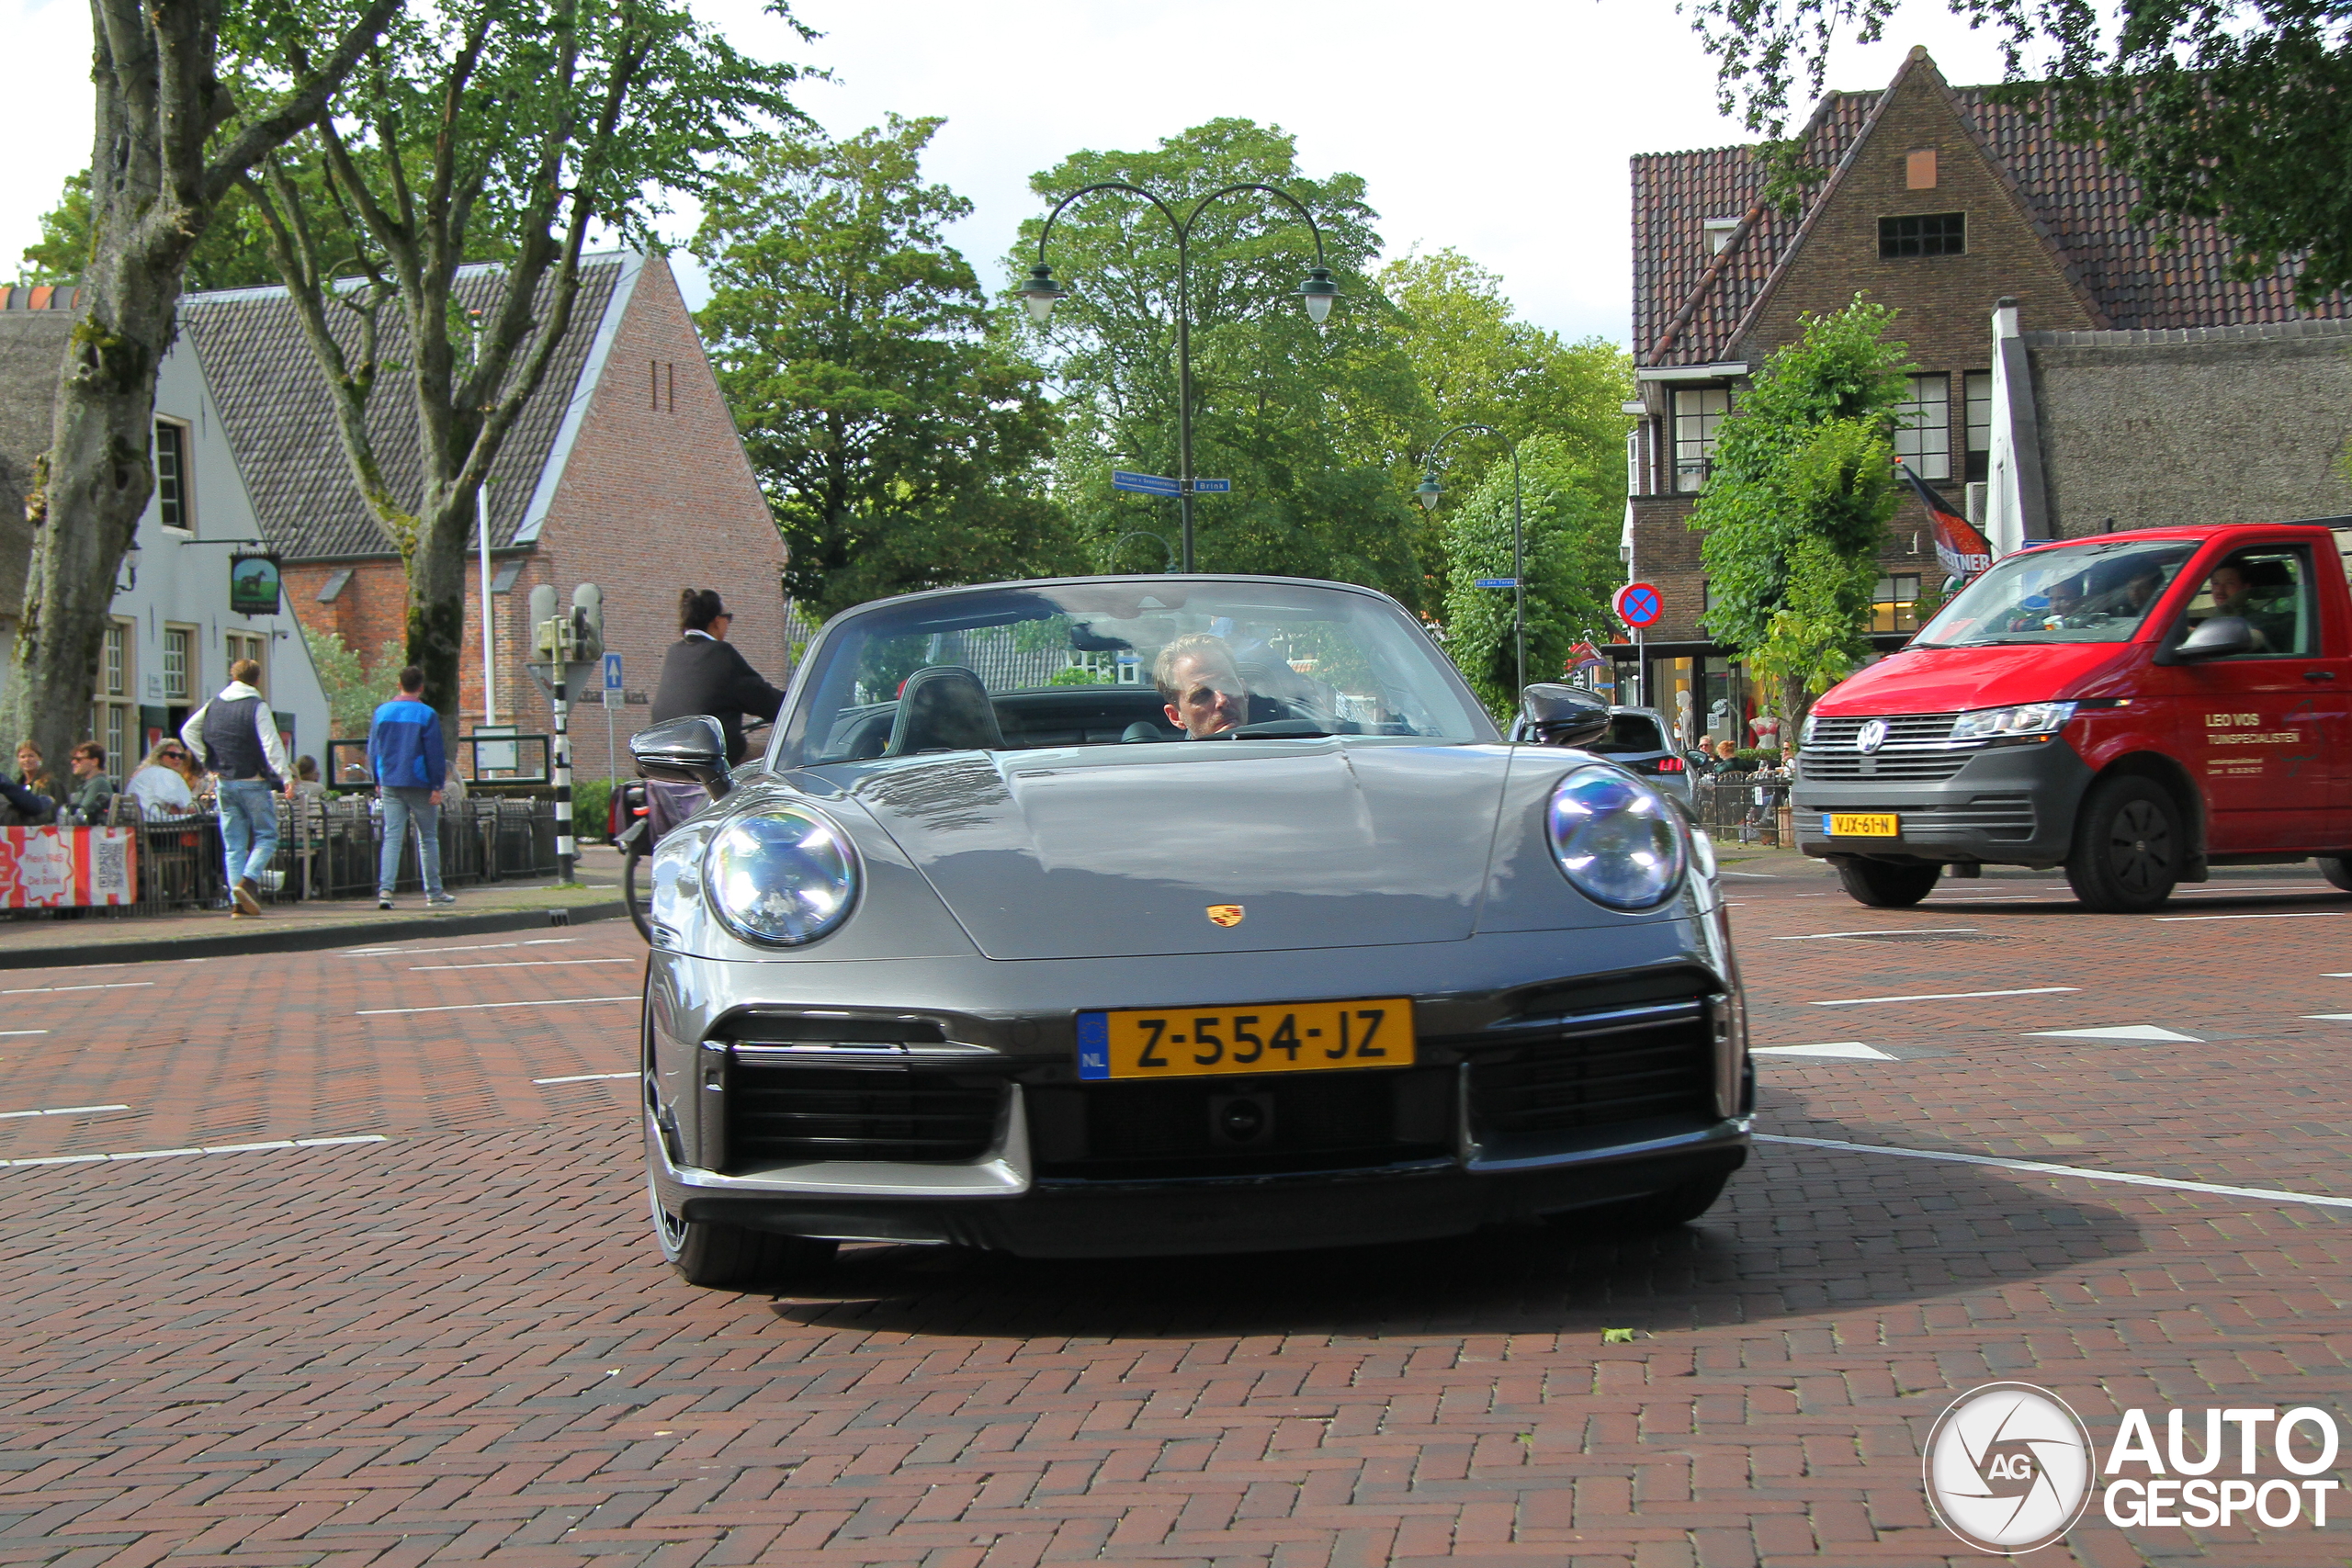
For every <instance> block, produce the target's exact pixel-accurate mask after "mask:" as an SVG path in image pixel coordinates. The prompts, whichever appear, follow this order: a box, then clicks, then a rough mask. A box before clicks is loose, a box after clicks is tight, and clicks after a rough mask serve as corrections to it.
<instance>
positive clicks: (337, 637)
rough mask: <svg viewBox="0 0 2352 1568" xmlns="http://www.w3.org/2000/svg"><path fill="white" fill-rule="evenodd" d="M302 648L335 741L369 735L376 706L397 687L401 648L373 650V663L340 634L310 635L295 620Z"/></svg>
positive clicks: (388, 646) (386, 645)
mask: <svg viewBox="0 0 2352 1568" xmlns="http://www.w3.org/2000/svg"><path fill="white" fill-rule="evenodd" d="M295 625H296V626H300V628H301V632H302V646H303V647H305V648H307V649H310V652H311V669H312V670H313V671H316V672H317V673H318V677H319V685H320V687H321V688H322V690H323V691H324V692H325V693H326V697H327V717H328V728H329V731H330V733H331V735H332V736H333V738H334V739H357V738H358V737H360V736H363V735H365V734H367V733H368V720H369V719H371V718H373V717H374V716H375V713H376V706H377V705H378V704H379V703H381V702H383V701H384V700H385V698H386V694H388V693H390V691H391V690H392V688H393V687H394V686H395V685H397V684H398V683H399V679H398V678H399V674H400V670H401V662H402V649H401V644H400V643H398V642H391V641H388V642H386V643H384V644H383V645H382V646H380V647H379V648H378V649H376V657H375V659H374V660H372V661H368V660H361V658H360V657H359V650H358V649H356V648H354V647H352V646H351V645H350V644H349V643H347V642H345V641H344V640H343V634H342V633H340V632H332V631H326V632H320V631H312V630H311V628H310V627H309V626H302V625H301V623H300V621H299V620H298V621H297V622H296V623H295Z"/></svg>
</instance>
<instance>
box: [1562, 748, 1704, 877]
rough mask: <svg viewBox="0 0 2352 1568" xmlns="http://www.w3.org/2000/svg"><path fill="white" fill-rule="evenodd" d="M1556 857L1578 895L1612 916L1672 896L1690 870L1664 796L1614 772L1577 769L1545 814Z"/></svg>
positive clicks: (1606, 769)
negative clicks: (1685, 873)
mask: <svg viewBox="0 0 2352 1568" xmlns="http://www.w3.org/2000/svg"><path fill="white" fill-rule="evenodd" d="M1544 823H1545V826H1546V828H1547V829H1548V830H1549V831H1550V834H1551V839H1552V854H1553V858H1554V859H1555V860H1557V861H1558V862H1559V863H1560V870H1561V872H1562V873H1563V874H1566V877H1567V879H1568V881H1569V883H1570V885H1571V886H1574V887H1575V888H1576V890H1577V892H1579V893H1581V894H1583V895H1584V896H1585V897H1588V898H1590V899H1591V900H1593V901H1594V902H1595V903H1597V904H1605V905H1607V906H1608V907H1609V908H1612V909H1648V908H1656V907H1657V905H1660V904H1663V903H1665V902H1666V901H1667V900H1668V898H1671V897H1674V894H1675V891H1676V890H1677V889H1678V888H1679V887H1680V886H1682V875H1683V871H1684V868H1685V866H1686V864H1687V861H1686V859H1685V856H1684V853H1683V848H1682V846H1683V837H1682V834H1681V832H1680V830H1679V828H1678V827H1677V825H1676V823H1675V820H1674V807H1672V806H1670V805H1668V803H1667V800H1666V797H1665V796H1664V795H1659V794H1658V793H1657V791H1656V790H1654V789H1652V788H1650V787H1649V786H1648V785H1647V784H1643V783H1642V782H1641V781H1639V780H1638V779H1634V778H1630V777H1628V776H1627V775H1625V774H1624V773H1619V772H1618V771H1617V770H1616V769H1614V768H1603V767H1589V768H1578V769H1577V771H1576V772H1574V773H1570V774H1569V775H1568V776H1567V777H1566V778H1564V779H1562V780H1561V781H1560V782H1559V784H1556V785H1555V786H1554V788H1553V790H1552V803H1551V806H1550V807H1549V808H1548V809H1547V810H1546V811H1545V812H1544Z"/></svg>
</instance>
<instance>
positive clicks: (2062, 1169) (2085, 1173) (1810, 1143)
mask: <svg viewBox="0 0 2352 1568" xmlns="http://www.w3.org/2000/svg"><path fill="white" fill-rule="evenodd" d="M1755 1138H1756V1141H1757V1142H1758V1143H1759V1144H1795V1145H1800V1146H1802V1147H1804V1148H1812V1149H1838V1150H1840V1151H1843V1152H1845V1153H1849V1154H1858V1155H1894V1156H1897V1157H1899V1158H1902V1159H1932V1160H1945V1161H1949V1162H1950V1163H1951V1164H1953V1165H1989V1166H1991V1167H1993V1168H1995V1169H1996V1170H2021V1171H2024V1172H2026V1173H2027V1174H2028V1175H2031V1176H2072V1177H2077V1178H2080V1179H2082V1180H2085V1181H2120V1182H2123V1183H2125V1184H2126V1185H2128V1186H2131V1187H2166V1188H2170V1189H2171V1190H2174V1191H2176V1192H2211V1193H2214V1194H2217V1195H2218V1196H2221V1197H2223V1198H2261V1199H2264V1200H2266V1201H2270V1202H2274V1203H2315V1204H2317V1205H2319V1206H2320V1207H2321V1208H2324V1209H2352V1198H2322V1197H2319V1196H2317V1195H2315V1194H2313V1193H2310V1192H2281V1191H2279V1190H2278V1189H2276V1188H2271V1187H2224V1186H2222V1185H2221V1184H2219V1183H2217V1182H2211V1181H2175V1180H2174V1179H2171V1178H2170V1177H2167V1176H2134V1175H2131V1174H2129V1173H2128V1172H2124V1171H2120V1170H2086V1169H2084V1168H2082V1167H2080V1166H2073V1165H2044V1164H2042V1163H2041V1161H2039V1160H2030V1159H1996V1158H1994V1157H1993V1156H1990V1155H1963V1154H1946V1153H1940V1152H1938V1153H1930V1152H1929V1151H1928V1150H1926V1149H1896V1148H1888V1147H1886V1146H1884V1145H1879V1144H1845V1143H1839V1142H1838V1140H1837V1139H1835V1138H1790V1137H1783V1136H1781V1135H1780V1134H1773V1133H1758V1134H1755Z"/></svg>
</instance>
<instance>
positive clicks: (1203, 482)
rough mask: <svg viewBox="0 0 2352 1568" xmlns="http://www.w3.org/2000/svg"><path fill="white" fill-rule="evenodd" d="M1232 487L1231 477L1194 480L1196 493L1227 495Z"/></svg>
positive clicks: (1194, 491)
mask: <svg viewBox="0 0 2352 1568" xmlns="http://www.w3.org/2000/svg"><path fill="white" fill-rule="evenodd" d="M1232 489H1233V481H1232V480H1231V479H1194V480H1193V494H1194V495H1225V494H1228V493H1230V492H1231V491H1232Z"/></svg>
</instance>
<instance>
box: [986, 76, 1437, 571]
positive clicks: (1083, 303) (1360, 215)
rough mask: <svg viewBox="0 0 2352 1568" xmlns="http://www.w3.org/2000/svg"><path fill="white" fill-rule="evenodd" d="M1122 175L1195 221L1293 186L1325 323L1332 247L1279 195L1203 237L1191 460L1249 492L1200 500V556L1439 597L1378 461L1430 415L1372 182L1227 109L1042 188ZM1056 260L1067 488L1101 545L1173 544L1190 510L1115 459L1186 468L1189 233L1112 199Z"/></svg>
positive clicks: (1195, 309)
mask: <svg viewBox="0 0 2352 1568" xmlns="http://www.w3.org/2000/svg"><path fill="white" fill-rule="evenodd" d="M1104 180H1124V181H1126V182H1129V183H1131V184H1134V185H1138V186H1143V187H1144V188H1146V189H1148V190H1150V191H1153V192H1155V193H1157V194H1158V195H1159V197H1161V199H1162V200H1164V201H1166V202H1167V203H1168V204H1169V206H1170V207H1171V208H1172V209H1175V211H1176V212H1177V213H1178V214H1179V215H1182V214H1186V213H1189V212H1190V210H1191V209H1192V202H1193V200H1194V199H1197V198H1198V197H1200V196H1203V195H1204V194H1206V193H1207V192H1210V191H1213V190H1216V189H1218V188H1219V187H1221V186H1228V185H1233V184H1237V183H1239V182H1243V181H1254V182H1259V183H1262V184H1266V185H1272V186H1277V187H1279V188H1281V189H1282V190H1283V191H1286V192H1288V193H1289V194H1290V195H1292V196H1293V197H1296V198H1297V199H1298V200H1299V201H1300V202H1301V203H1302V204H1303V205H1305V206H1306V209H1308V210H1309V211H1311V212H1312V213H1314V214H1315V219H1316V222H1317V224H1318V225H1319V226H1320V228H1321V230H1322V233H1323V243H1324V250H1325V260H1326V262H1327V264H1328V265H1329V266H1330V268H1331V271H1332V276H1333V277H1334V278H1335V279H1336V280H1337V281H1338V283H1339V285H1340V290H1341V294H1340V299H1339V301H1338V304H1337V305H1336V307H1335V308H1334V309H1333V310H1332V311H1331V315H1330V320H1329V323H1328V324H1327V325H1326V326H1325V327H1323V328H1321V329H1319V330H1318V329H1317V327H1315V326H1314V325H1313V324H1312V323H1311V322H1310V321H1308V319H1307V317H1306V312H1305V311H1304V310H1301V309H1300V307H1299V301H1298V298H1297V295H1296V293H1295V290H1296V288H1297V287H1298V285H1299V283H1300V281H1301V280H1302V279H1303V278H1304V277H1305V276H1306V270H1307V268H1308V267H1309V266H1311V265H1314V261H1315V247H1314V242H1313V240H1312V238H1311V237H1310V236H1309V234H1308V232H1307V229H1306V224H1305V223H1303V222H1301V221H1300V220H1299V218H1298V215H1297V214H1296V213H1295V212H1294V211H1293V210H1292V209H1290V208H1289V207H1288V206H1286V205H1285V204H1283V203H1282V202H1280V201H1278V200H1277V199H1275V198H1274V197H1269V196H1266V195H1263V194H1262V193H1256V192H1243V193H1240V194H1238V195H1236V196H1232V197H1226V198H1223V199H1221V200H1219V201H1217V202H1215V203H1212V204H1211V205H1210V206H1209V207H1208V209H1206V210H1205V211H1204V214H1203V215H1202V217H1201V219H1200V220H1199V222H1198V224H1197V225H1196V226H1195V227H1194V229H1193V239H1192V243H1191V258H1192V267H1191V286H1190V296H1191V304H1192V320H1193V333H1192V344H1193V468H1194V470H1195V472H1197V473H1200V474H1204V475H1210V476H1214V477H1216V478H1220V479H1231V480H1232V481H1233V491H1232V493H1231V494H1229V495H1223V496H1211V497H1208V498H1205V499H1204V500H1202V501H1200V502H1196V503H1195V505H1194V512H1193V516H1194V522H1195V530H1196V546H1195V558H1196V560H1197V562H1198V564H1199V565H1200V567H1201V568H1202V569H1203V570H1211V571H1266V572H1281V573H1287V574H1293V575H1297V576H1306V577H1323V578H1334V579H1339V580H1342V581H1352V582H1362V583H1365V584H1368V585H1371V586H1374V587H1378V588H1381V589H1384V590H1385V591H1387V592H1392V593H1395V594H1396V595H1397V597H1399V598H1400V599H1403V600H1404V601H1405V602H1406V603H1408V604H1419V603H1421V602H1423V601H1424V600H1425V599H1426V598H1429V597H1430V595H1429V594H1428V593H1427V592H1426V585H1425V581H1424V570H1425V569H1424V566H1423V562H1422V555H1423V550H1424V544H1425V540H1424V535H1423V530H1424V525H1422V524H1421V523H1419V521H1418V520H1417V519H1416V518H1415V516H1414V515H1413V509H1412V507H1411V506H1410V504H1409V502H1408V500H1407V490H1406V488H1405V487H1400V486H1399V485H1397V483H1396V482H1395V480H1394V477H1393V476H1392V475H1391V473H1390V472H1389V471H1388V470H1387V468H1385V466H1383V460H1382V459H1381V458H1380V457H1379V456H1378V454H1381V453H1382V452H1384V451H1385V450H1386V449H1387V448H1388V446H1390V445H1392V443H1391V438H1390V435H1389V433H1390V432H1393V431H1396V430H1398V429H1409V428H1415V427H1417V425H1419V424H1426V423H1427V412H1426V402H1425V400H1423V398H1422V395H1421V392H1420V389H1419V384H1418V383H1417V382H1416V380H1415V378H1414V376H1413V367H1412V365H1411V363H1410V361H1409V360H1408V357H1407V356H1406V355H1405V353H1404V351H1403V349H1402V347H1401V346H1400V345H1399V344H1398V343H1397V338H1396V332H1395V318H1396V308H1395V307H1394V306H1393V305H1391V304H1390V303H1389V302H1388V300H1387V299H1386V298H1385V296H1384V295H1383V294H1382V293H1381V291H1380V289H1379V288H1378V287H1377V286H1375V285H1374V283H1373V282H1372V281H1371V280H1370V279H1369V278H1368V277H1367V276H1366V268H1367V267H1368V265H1370V262H1371V260H1372V258H1373V257H1374V255H1375V254H1378V252H1379V249H1380V239H1379V236H1378V235H1377V234H1375V233H1374V231H1373V230H1372V227H1371V224H1372V220H1373V218H1374V216H1375V215H1374V212H1373V211H1372V209H1371V208H1370V207H1368V206H1367V205H1366V204H1365V202H1364V191H1363V180H1362V179H1361V178H1359V177H1358V176H1356V175H1348V174H1341V175H1332V176H1331V177H1330V178H1329V179H1327V180H1322V181H1315V180H1309V179H1307V178H1306V177H1304V176H1303V175H1301V174H1300V173H1299V171H1298V162H1297V152H1296V147H1295V143H1294V142H1293V140H1292V138H1291V137H1290V136H1289V135H1288V134H1287V133H1285V132H1284V131H1283V130H1280V129H1279V128H1276V127H1272V126H1261V125H1257V124H1255V123H1253V122H1251V121H1249V120H1244V119H1220V120H1215V121H1212V122H1210V123H1209V124H1206V125H1203V126H1196V127H1194V128H1193V129H1192V130H1186V131H1183V132H1182V133H1181V134H1179V135H1176V136H1172V137H1170V138H1167V139H1166V140H1164V141H1161V142H1160V143H1159V146H1158V147H1157V148H1155V149H1153V150H1152V151H1149V152H1076V153H1073V154H1071V155H1070V156H1069V158H1067V159H1065V160H1063V162H1062V163H1061V164H1057V166H1055V167H1054V168H1052V169H1048V170H1046V171H1045V172H1043V173H1041V174H1038V175H1035V176H1034V177H1033V178H1032V179H1031V181H1030V188H1031V189H1032V190H1034V191H1035V192H1036V193H1037V195H1038V197H1040V198H1041V199H1042V200H1043V201H1045V202H1046V203H1047V204H1051V203H1053V202H1056V201H1058V200H1060V199H1061V198H1062V197H1065V196H1067V195H1069V193H1070V192H1072V191H1075V190H1078V189H1080V188H1081V187H1082V186H1088V185H1091V184H1094V183H1096V182H1098V181H1104ZM1041 224H1042V220H1030V221H1029V222H1028V223H1026V224H1024V225H1023V230H1022V248H1021V249H1020V250H1019V251H1018V252H1017V253H1016V254H1014V255H1013V256H1012V257H1010V258H1008V260H1007V265H1008V267H1010V268H1011V269H1012V271H1013V274H1014V276H1021V275H1023V274H1025V273H1026V272H1027V270H1028V268H1029V267H1030V265H1032V262H1033V259H1034V256H1035V248H1036V242H1037V238H1038V232H1039V229H1040V226H1041ZM1046 259H1047V261H1048V262H1049V263H1050V264H1051V265H1053V267H1054V269H1055V271H1056V273H1057V275H1058V276H1060V277H1062V278H1064V279H1066V280H1067V281H1068V282H1069V286H1070V287H1071V288H1072V290H1073V293H1072V295H1071V297H1070V298H1069V299H1066V300H1065V301H1064V302H1063V303H1062V304H1061V306H1060V307H1059V309H1058V310H1057V311H1056V312H1055V316H1054V321H1053V324H1052V326H1051V327H1050V328H1049V329H1048V330H1047V331H1046V333H1044V334H1043V337H1042V345H1043V357H1044V358H1045V359H1046V363H1047V364H1048V366H1049V367H1050V368H1051V369H1052V370H1053V372H1054V374H1055V376H1056V378H1057V380H1058V382H1059V384H1060V387H1061V389H1062V392H1063V401H1062V407H1063V409H1064V412H1065V414H1066V416H1067V423H1066V424H1065V426H1064V434H1063V437H1062V440H1061V442H1060V444H1059V448H1058V451H1057V461H1056V468H1057V494H1058V495H1059V496H1060V497H1061V499H1062V500H1063V501H1064V502H1065V504H1066V505H1067V506H1068V507H1069V512H1070V514H1071V517H1072V519H1073V521H1074V522H1075V524H1076V525H1077V527H1078V530H1079V533H1080V536H1081V537H1082V539H1083V541H1084V543H1085V546H1086V549H1087V553H1088V555H1089V557H1090V558H1092V559H1095V560H1098V561H1101V560H1109V559H1111V558H1113V555H1114V548H1113V547H1114V544H1115V543H1116V542H1117V541H1118V540H1119V539H1120V537H1121V536H1123V535H1125V534H1127V533H1129V532H1130V531H1135V530H1148V531H1150V532H1153V533H1157V534H1161V535H1165V536H1168V537H1169V538H1170V539H1173V538H1174V537H1175V535H1176V526H1177V525H1176V515H1175V511H1176V509H1175V503H1174V502H1163V501H1159V500H1154V499H1150V498H1146V497H1141V496H1135V495H1130V494H1125V493H1123V492H1120V491H1114V490H1113V489H1112V488H1111V469H1112V468H1114V467H1116V468H1142V469H1148V470H1149V471H1152V472H1156V473H1162V474H1173V473H1174V472H1176V449H1177V425H1178V422H1177V413H1176V395H1177V375H1176V341H1175V339H1176V327H1175V323H1176V311H1177V266H1176V259H1177V258H1176V235H1175V233H1174V231H1173V230H1172V228H1171V227H1170V223H1169V222H1168V220H1166V219H1165V218H1163V217H1162V216H1161V215H1160V213H1159V211H1157V210H1155V209H1153V208H1152V207H1151V206H1150V204H1149V203H1148V202H1145V201H1143V200H1142V199H1140V198H1138V197H1134V196H1131V195H1127V194H1125V193H1119V192H1106V193H1103V194H1100V195H1096V196H1091V197H1087V198H1086V199H1084V200H1083V201H1080V202H1078V203H1075V204H1074V205H1072V206H1071V207H1070V208H1069V210H1068V211H1066V212H1065V213H1064V214H1063V215H1062V217H1061V220H1059V221H1058V222H1057V223H1056V224H1055V226H1054V232H1053V238H1052V243H1051V247H1050V249H1049V251H1048V253H1047V256H1046ZM1146 558H1148V559H1149V561H1150V564H1151V565H1152V567H1153V568H1154V569H1156V568H1157V565H1158V561H1159V551H1158V547H1157V546H1155V545H1152V544H1151V542H1150V541H1148V540H1144V541H1140V542H1131V543H1130V544H1129V545H1128V547H1127V553H1126V554H1125V555H1120V556H1118V557H1117V559H1118V560H1119V561H1120V562H1124V563H1126V564H1129V565H1133V564H1138V563H1140V562H1142V561H1143V560H1145V559H1146Z"/></svg>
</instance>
